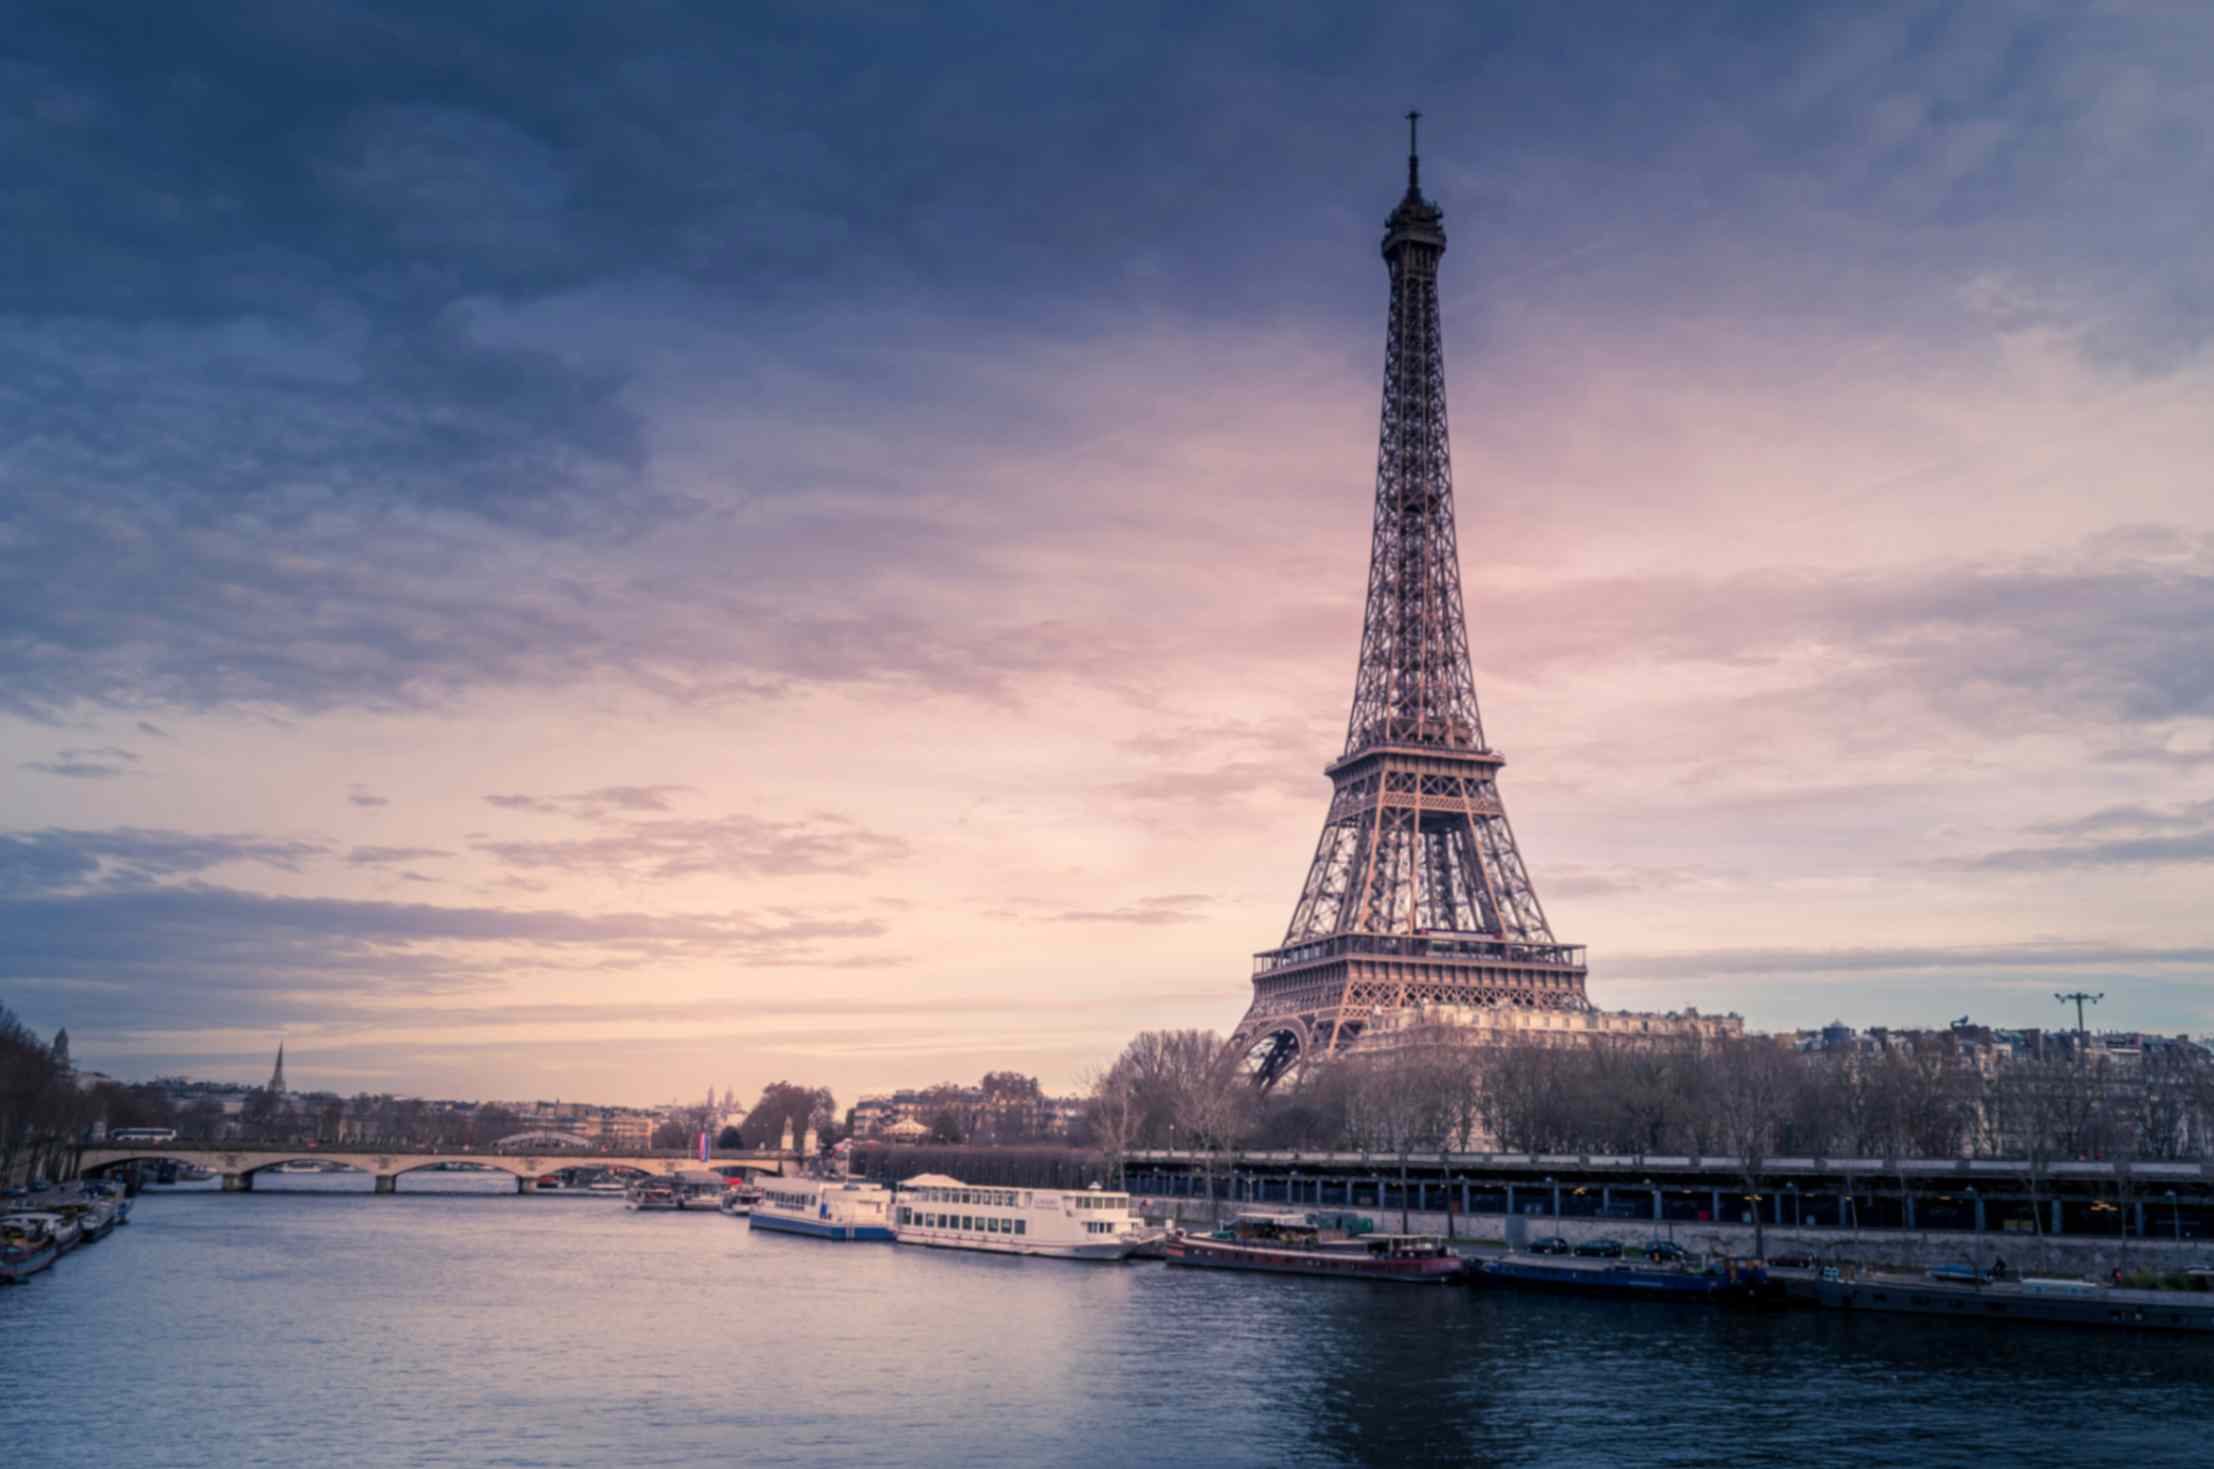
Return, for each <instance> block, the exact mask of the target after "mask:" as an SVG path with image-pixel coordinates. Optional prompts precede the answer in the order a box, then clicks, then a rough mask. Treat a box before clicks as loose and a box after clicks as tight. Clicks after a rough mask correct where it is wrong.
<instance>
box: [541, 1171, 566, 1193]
mask: <svg viewBox="0 0 2214 1469" xmlns="http://www.w3.org/2000/svg"><path fill="white" fill-rule="evenodd" d="M537 1187H538V1191H539V1192H540V1193H544V1192H546V1191H547V1190H548V1189H557V1188H567V1187H568V1185H567V1184H565V1183H563V1182H562V1181H561V1175H560V1174H558V1173H548V1174H545V1175H543V1176H541V1177H540V1178H539V1180H538V1185H537Z"/></svg>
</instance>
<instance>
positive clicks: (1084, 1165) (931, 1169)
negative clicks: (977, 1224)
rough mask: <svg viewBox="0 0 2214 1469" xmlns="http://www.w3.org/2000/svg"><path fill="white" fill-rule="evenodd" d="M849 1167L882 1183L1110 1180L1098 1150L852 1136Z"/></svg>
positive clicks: (1027, 1184)
mask: <svg viewBox="0 0 2214 1469" xmlns="http://www.w3.org/2000/svg"><path fill="white" fill-rule="evenodd" d="M849 1166H850V1168H851V1171H852V1172H853V1173H854V1174H855V1175H857V1176H860V1177H864V1178H873V1179H876V1180H878V1181H879V1182H885V1183H897V1182H900V1181H902V1180H904V1179H909V1178H913V1177H915V1176H916V1175H917V1174H919V1173H942V1174H944V1175H945V1176H946V1177H948V1178H958V1179H960V1180H961V1181H962V1182H963V1183H973V1184H979V1185H988V1186H993V1187H998V1188H1085V1187H1088V1186H1090V1185H1092V1184H1095V1183H1098V1184H1106V1183H1110V1182H1112V1181H1113V1180H1112V1179H1111V1178H1110V1177H1109V1176H1108V1171H1107V1165H1106V1161H1105V1160H1104V1159H1103V1158H1102V1157H1101V1155H1100V1154H1098V1153H1095V1152H1089V1151H1086V1150H1085V1149H1082V1148H1063V1147H1035V1146H1028V1147H1026V1146H1021V1145H1014V1146H1009V1145H999V1146H982V1145H974V1146H971V1145H946V1144H936V1143H915V1144H901V1143H880V1142H860V1141H856V1142H855V1143H854V1145H853V1153H852V1157H851V1162H850V1165H849Z"/></svg>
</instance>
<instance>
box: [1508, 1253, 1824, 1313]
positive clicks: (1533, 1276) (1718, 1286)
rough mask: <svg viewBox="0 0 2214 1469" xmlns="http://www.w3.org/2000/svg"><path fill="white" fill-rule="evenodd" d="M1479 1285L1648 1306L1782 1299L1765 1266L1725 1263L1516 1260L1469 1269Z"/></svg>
mask: <svg viewBox="0 0 2214 1469" xmlns="http://www.w3.org/2000/svg"><path fill="white" fill-rule="evenodd" d="M1469 1279H1470V1280H1471V1281H1472V1282H1474V1283H1475V1284H1478V1285H1496V1286H1504V1287H1507V1288H1509V1289H1513V1290H1538V1291H1569V1292H1574V1293H1576V1294H1580V1295H1602V1296H1634V1297H1641V1298H1644V1299H1647V1300H1672V1301H1729V1302H1737V1303H1751V1302H1756V1301H1761V1300H1766V1299H1771V1298H1776V1299H1780V1298H1781V1294H1780V1291H1779V1289H1778V1287H1777V1286H1776V1284H1775V1282H1773V1281H1772V1280H1770V1278H1769V1275H1768V1272H1767V1270H1766V1269H1765V1268H1763V1267H1762V1266H1760V1265H1758V1264H1756V1263H1751V1262H1746V1261H1739V1260H1731V1259H1723V1260H1719V1261H1715V1262H1713V1263H1710V1264H1707V1265H1688V1264H1686V1265H1668V1264H1647V1263H1639V1262H1635V1261H1628V1260H1606V1259H1598V1260H1581V1259H1573V1258H1567V1257H1562V1256H1553V1255H1522V1254H1512V1255H1506V1256H1503V1257H1501V1258H1500V1259H1497V1260H1486V1261H1484V1262H1482V1263H1480V1264H1472V1265H1471V1266H1470V1267H1469Z"/></svg>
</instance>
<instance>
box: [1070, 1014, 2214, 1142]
mask: <svg viewBox="0 0 2214 1469" xmlns="http://www.w3.org/2000/svg"><path fill="white" fill-rule="evenodd" d="M1090 1123H1091V1135H1092V1139H1093V1141H1095V1142H1096V1143H1097V1144H1098V1145H1099V1146H1100V1147H1101V1148H1102V1149H1103V1150H1104V1151H1105V1152H1107V1153H1108V1154H1109V1155H1110V1156H1111V1157H1119V1156H1120V1155H1122V1154H1124V1153H1127V1152H1129V1151H1130V1150H1132V1149H1137V1148H1188V1149H1203V1150H1227V1149H1237V1148H1244V1149H1271V1148H1274V1149H1306V1150H1315V1151H1325V1150H1331V1151H1334V1150H1360V1151H1366V1152H1372V1153H1400V1154H1406V1153H1411V1152H1416V1151H1421V1152H1435V1151H1439V1150H1442V1149H1451V1150H1456V1151H1483V1150H1497V1151H1504V1152H1525V1153H1526V1152H1542V1153H1601V1154H1610V1155H1655V1154H1658V1155H1684V1154H1701V1155H1707V1156H1730V1157H1743V1158H1746V1159H1748V1160H1755V1159H1760V1158H1763V1157H1772V1156H1827V1157H1858V1158H1910V1157H1912V1158H1947V1157H1962V1156H1969V1155H1980V1156H1991V1157H2014V1158H2028V1159H2030V1160H2032V1161H2040V1160H2048V1161H2049V1160H2054V1159H2062V1158H2084V1159H2114V1158H2128V1159H2172V1158H2184V1157H2206V1156H2214V1064H2210V1063H2209V1061H2208V1059H2207V1057H2206V1056H2205V1054H2204V1053H2203V1052H2200V1051H2197V1050H2196V1049H2194V1048H2189V1047H2182V1046H2177V1047H2171V1048H2166V1049H2162V1050H2159V1051H2149V1052H2147V1053H2146V1054H2145V1056H2144V1057H2143V1058H2142V1060H2140V1061H2136V1062H2133V1063H2131V1064H2128V1065H2123V1064H2120V1063H2118V1062H2115V1061H2111V1060H2102V1059H2098V1058H2092V1059H2081V1058H2078V1057H2075V1056H2061V1057H2054V1058H2030V1059H2018V1060H2012V1061H2009V1062H2006V1063H2005V1064H2002V1065H1998V1066H1996V1067H1995V1068H1993V1069H1991V1070H1989V1071H1986V1070H1983V1069H1981V1068H1979V1067H1977V1066H1976V1065H1974V1064H1972V1062H1970V1061H1969V1060H1968V1059H1966V1058H1964V1057H1962V1056H1961V1055H1959V1054H1957V1053H1953V1052H1950V1051H1948V1050H1946V1049H1944V1048H1942V1047H1939V1046H1927V1047H1900V1048H1894V1049H1886V1050H1881V1051H1877V1052H1873V1053H1869V1052H1857V1051H1837V1052H1813V1053H1805V1054H1802V1053H1800V1052H1798V1051H1796V1050H1794V1049H1792V1048H1791V1047H1789V1046H1787V1045H1784V1044H1782V1043H1779V1042H1777V1041H1775V1040H1772V1039H1769V1038H1766V1037H1752V1038H1747V1039H1743V1040H1732V1041H1726V1042H1723V1043H1720V1044H1712V1045H1704V1046H1695V1045H1681V1046H1661V1047H1651V1048H1647V1047H1631V1046H1626V1045H1620V1044H1606V1043H1594V1044H1586V1045H1566V1046H1558V1045H1555V1046H1546V1045H1534V1046H1533V1045H1526V1046H1514V1047H1499V1048H1491V1047H1470V1046H1462V1045H1454V1044H1428V1045H1411V1046H1408V1047H1406V1048H1403V1049H1399V1050H1393V1051H1387V1052H1378V1053H1372V1054H1359V1053H1356V1054H1353V1055H1350V1056H1346V1057H1343V1058H1340V1059H1338V1060H1336V1061H1334V1062H1332V1063H1330V1064H1328V1065H1325V1066H1313V1067H1308V1068H1304V1069H1303V1071H1302V1072H1300V1073H1297V1074H1295V1077H1294V1078H1293V1080H1291V1081H1290V1082H1288V1083H1287V1084H1285V1085H1283V1086H1280V1087H1278V1088H1276V1089H1275V1090H1274V1091H1271V1092H1269V1093H1266V1094H1256V1093H1255V1091H1254V1090H1253V1088H1252V1086H1251V1084H1250V1083H1249V1082H1248V1081H1247V1080H1246V1076H1245V1072H1244V1070H1243V1067H1242V1065H1241V1064H1240V1058H1238V1057H1237V1056H1235V1055H1234V1054H1231V1053H1228V1052H1226V1051H1225V1049H1224V1048H1223V1047H1222V1045H1221V1044H1220V1042H1219V1041H1218V1040H1217V1038H1216V1037H1215V1036H1214V1035H1213V1033H1212V1032H1200V1031H1166V1032H1164V1031H1149V1032H1145V1033H1143V1034H1141V1035H1139V1036H1138V1037H1136V1038H1135V1039H1134V1040H1132V1041H1131V1043H1130V1044H1129V1046H1128V1047H1126V1048H1125V1050H1124V1052H1123V1054H1122V1056H1121V1057H1120V1058H1118V1059H1117V1061H1116V1062H1115V1064H1114V1066H1113V1067H1111V1068H1110V1069H1109V1070H1108V1071H1107V1072H1106V1073H1105V1074H1103V1075H1101V1076H1099V1077H1097V1078H1096V1079H1095V1081H1094V1085H1093V1088H1092V1100H1091V1118H1090Z"/></svg>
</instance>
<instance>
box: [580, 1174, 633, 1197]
mask: <svg viewBox="0 0 2214 1469" xmlns="http://www.w3.org/2000/svg"><path fill="white" fill-rule="evenodd" d="M584 1191H585V1192H586V1193H588V1194H601V1195H605V1196H609V1197H614V1198H621V1197H622V1196H623V1195H625V1194H627V1193H629V1192H630V1185H629V1184H627V1183H624V1182H623V1181H622V1180H620V1179H615V1178H602V1179H597V1180H595V1181H593V1182H591V1183H588V1184H586V1185H585V1186H584Z"/></svg>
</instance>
